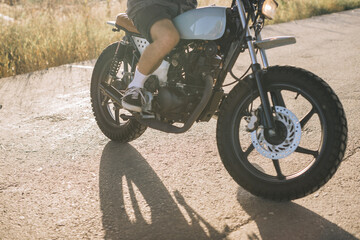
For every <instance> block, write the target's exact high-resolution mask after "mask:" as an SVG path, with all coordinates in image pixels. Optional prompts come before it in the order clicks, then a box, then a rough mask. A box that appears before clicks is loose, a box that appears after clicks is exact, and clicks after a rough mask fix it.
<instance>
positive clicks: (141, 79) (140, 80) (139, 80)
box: [128, 68, 149, 88]
mask: <svg viewBox="0 0 360 240" xmlns="http://www.w3.org/2000/svg"><path fill="white" fill-rule="evenodd" d="M148 77H149V75H144V74H142V73H141V72H140V71H139V69H138V68H136V70H135V75H134V79H133V80H132V82H131V83H130V84H129V86H128V88H131V87H138V88H143V87H144V83H145V81H146V79H147V78H148Z"/></svg>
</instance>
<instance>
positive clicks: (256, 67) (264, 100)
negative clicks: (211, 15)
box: [236, 0, 275, 135]
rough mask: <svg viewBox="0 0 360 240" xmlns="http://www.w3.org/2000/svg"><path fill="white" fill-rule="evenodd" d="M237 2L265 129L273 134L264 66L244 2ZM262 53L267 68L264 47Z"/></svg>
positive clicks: (237, 0) (272, 120)
mask: <svg viewBox="0 0 360 240" xmlns="http://www.w3.org/2000/svg"><path fill="white" fill-rule="evenodd" d="M236 2H237V7H238V11H239V15H240V20H241V23H242V27H243V29H245V31H246V39H247V46H248V50H249V54H250V58H251V69H252V71H253V74H254V76H255V80H256V84H257V87H258V90H259V94H260V99H261V105H262V110H263V112H264V118H265V119H264V120H265V121H264V127H265V129H269V130H271V131H269V133H270V134H271V135H272V133H274V134H275V131H274V130H275V129H274V126H275V124H274V118H273V115H272V110H271V106H270V102H269V98H268V95H267V93H266V90H265V89H264V88H263V84H262V80H263V77H262V74H263V72H262V68H261V66H260V64H259V63H258V61H257V56H256V51H255V47H254V43H253V39H252V36H251V34H250V29H249V27H248V26H247V24H246V13H245V7H244V4H243V2H242V1H241V0H236ZM257 38H258V39H257V40H261V36H260V33H259V34H258V36H257ZM260 55H261V59H262V63H263V66H264V68H267V67H268V66H269V63H268V61H267V57H266V53H265V50H264V49H260Z"/></svg>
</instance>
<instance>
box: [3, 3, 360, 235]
mask: <svg viewBox="0 0 360 240" xmlns="http://www.w3.org/2000/svg"><path fill="white" fill-rule="evenodd" d="M104 27H106V26H104ZM273 35H294V36H296V37H297V44H296V45H292V46H287V47H283V48H280V49H274V50H270V51H268V57H269V61H270V64H279V65H285V64H286V65H294V66H298V67H302V68H305V69H308V70H310V71H312V72H314V73H316V74H317V75H319V76H321V77H322V78H324V79H325V80H326V81H327V82H328V83H329V84H330V85H331V86H332V88H333V89H334V90H335V92H336V93H337V94H338V95H339V97H340V99H341V101H342V103H343V105H344V107H345V111H346V114H347V118H348V126H349V141H348V149H347V152H346V156H345V159H344V162H343V163H342V165H341V166H340V168H339V170H338V171H337V172H336V174H335V176H334V177H333V178H332V179H331V180H330V181H329V182H328V183H327V184H326V185H325V186H324V187H323V188H321V189H320V190H319V191H317V192H316V193H314V194H312V195H310V196H307V197H305V198H303V199H300V200H296V201H292V202H288V203H274V202H269V201H264V200H262V199H259V198H256V197H254V196H252V195H250V194H249V193H247V192H246V191H244V190H243V189H242V188H240V187H239V186H238V185H237V184H236V183H235V182H234V181H233V180H232V179H231V177H230V176H229V175H228V173H227V172H226V171H225V169H224V167H223V165H222V163H221V160H220V158H219V155H218V152H217V147H216V142H215V127H216V121H215V120H211V121H210V122H209V123H202V124H196V125H194V127H193V128H192V129H190V130H189V131H188V132H187V133H185V134H183V135H170V134H164V133H161V132H157V131H154V130H147V131H146V132H145V134H144V135H143V136H142V137H140V138H139V139H138V140H136V141H134V142H131V143H130V144H118V143H114V142H111V141H109V140H108V139H106V138H105V137H104V136H103V135H102V133H101V132H100V131H99V129H98V127H97V126H96V123H95V122H94V118H93V116H92V113H91V108H90V99H89V80H90V76H91V72H92V69H91V66H92V65H93V64H94V62H88V63H82V64H81V65H79V66H75V65H74V66H70V65H67V66H61V67H58V68H53V69H49V70H45V71H40V72H35V73H31V74H25V75H21V76H16V77H12V78H6V79H0V104H1V105H3V108H2V109H1V110H0V239H103V238H106V239H317V240H318V239H357V238H360V221H359V219H360V174H359V169H360V162H359V159H360V151H359V148H360V138H359V134H360V124H359V122H358V120H359V119H360V111H359V107H360V90H359V89H360V77H359V76H360V54H359V53H360V42H359V39H360V9H357V10H354V11H347V12H342V13H336V14H332V15H327V16H322V17H316V18H311V19H307V20H302V21H296V22H291V23H285V24H280V25H274V26H268V27H266V29H265V30H264V33H263V37H267V36H273ZM242 63H244V65H242ZM245 63H246V64H245ZM248 63H249V58H248V55H247V54H245V55H244V58H242V59H240V60H239V61H238V64H237V71H238V72H239V73H240V72H241V71H243V70H244V69H245V65H247V64H248ZM88 66H90V67H88ZM229 80H230V79H229Z"/></svg>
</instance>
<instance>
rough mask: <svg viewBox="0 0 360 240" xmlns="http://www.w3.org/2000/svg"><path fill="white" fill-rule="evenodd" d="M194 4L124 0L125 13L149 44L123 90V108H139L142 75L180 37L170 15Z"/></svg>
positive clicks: (175, 0) (188, 0)
mask: <svg viewBox="0 0 360 240" xmlns="http://www.w3.org/2000/svg"><path fill="white" fill-rule="evenodd" d="M196 6H197V0H128V2H127V7H128V10H127V14H128V16H129V18H130V19H131V20H132V21H133V22H134V25H135V26H136V28H137V29H138V30H139V32H140V33H141V34H142V35H143V36H144V37H145V38H146V39H147V40H148V41H149V42H150V44H149V45H148V46H147V47H146V48H145V50H144V52H143V53H142V55H141V57H140V60H139V62H138V65H137V68H136V71H135V75H134V79H133V81H132V82H131V83H130V84H129V86H128V89H127V90H126V92H125V95H124V97H123V100H122V105H123V108H125V109H127V110H130V111H134V112H141V106H142V103H141V98H143V97H144V95H143V93H142V88H143V87H144V83H145V81H146V79H147V78H148V77H149V75H151V74H152V73H153V72H154V71H155V70H156V69H157V68H158V67H159V66H160V64H161V62H162V60H163V58H164V57H165V56H166V55H167V54H168V53H170V51H171V50H172V49H173V48H174V47H175V46H176V45H177V44H178V42H179V40H180V35H179V32H178V31H177V29H176V28H175V26H174V24H173V22H172V19H173V18H174V17H176V16H177V15H179V14H181V13H183V12H185V11H187V10H190V9H194V8H196Z"/></svg>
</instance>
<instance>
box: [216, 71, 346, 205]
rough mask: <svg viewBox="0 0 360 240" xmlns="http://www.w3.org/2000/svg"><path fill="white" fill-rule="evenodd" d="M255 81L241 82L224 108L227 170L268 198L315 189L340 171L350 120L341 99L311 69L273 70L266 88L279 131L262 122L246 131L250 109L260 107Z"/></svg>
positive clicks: (221, 129) (220, 136)
mask: <svg viewBox="0 0 360 240" xmlns="http://www.w3.org/2000/svg"><path fill="white" fill-rule="evenodd" d="M255 85H256V84H255V83H254V82H253V81H251V80H250V79H247V80H246V81H244V82H242V83H239V84H238V85H237V86H236V87H235V88H234V89H233V90H232V91H231V92H230V93H229V95H228V97H227V98H226V99H225V101H224V103H223V104H222V106H221V109H220V115H219V118H218V125H217V144H218V149H219V152H220V156H221V159H222V161H223V163H224V165H225V167H226V169H227V170H228V172H229V173H230V175H231V176H232V177H233V179H234V180H235V181H236V182H237V183H238V184H239V185H241V186H242V187H243V188H245V189H246V190H248V191H249V192H251V193H252V194H254V195H257V196H260V197H264V198H268V199H273V200H290V199H296V198H300V197H303V196H306V195H308V194H310V193H312V192H314V191H316V190H317V189H318V188H319V187H321V186H322V185H324V184H325V183H326V182H327V181H328V180H329V179H330V178H331V177H332V175H333V174H334V173H335V171H336V170H337V168H338V167H339V164H340V162H341V160H342V158H343V156H344V152H345V148H346V141H347V123H346V118H345V113H344V110H343V108H342V105H341V103H340V101H339V99H338V97H337V96H336V95H335V93H334V92H333V91H332V89H331V88H330V87H329V86H328V85H327V84H326V83H325V82H324V81H323V80H321V79H320V78H319V77H317V76H315V75H313V74H312V73H310V72H307V71H305V70H302V69H298V68H293V67H271V68H269V69H268V70H267V72H266V73H265V75H264V85H265V86H264V87H265V89H267V91H268V92H269V93H268V95H269V99H271V102H272V106H273V111H274V112H273V115H274V117H275V126H276V128H277V133H278V134H277V136H276V137H273V136H271V135H270V134H269V133H268V132H267V131H266V130H264V129H263V128H262V126H260V127H258V128H257V130H255V131H253V132H252V133H249V132H246V131H245V129H246V126H247V125H248V122H247V121H246V120H245V119H249V118H248V117H249V116H251V109H253V110H254V109H258V111H261V108H258V107H259V106H261V103H260V99H259V94H258V92H257V88H256V86H255ZM260 115H261V114H260Z"/></svg>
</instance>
